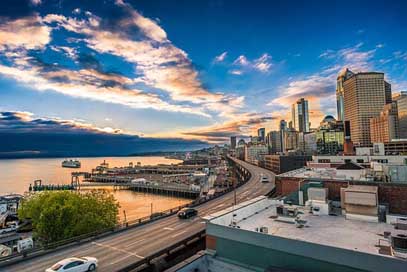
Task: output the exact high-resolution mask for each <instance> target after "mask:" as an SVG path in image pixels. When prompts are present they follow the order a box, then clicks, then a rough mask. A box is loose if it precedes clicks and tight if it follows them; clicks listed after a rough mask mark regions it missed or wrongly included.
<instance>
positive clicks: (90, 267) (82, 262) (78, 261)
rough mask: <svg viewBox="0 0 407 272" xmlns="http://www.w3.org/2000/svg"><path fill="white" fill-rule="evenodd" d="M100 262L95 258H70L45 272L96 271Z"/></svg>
mask: <svg viewBox="0 0 407 272" xmlns="http://www.w3.org/2000/svg"><path fill="white" fill-rule="evenodd" d="M97 265H98V260H97V259H96V258H94V257H81V258H68V259H64V260H62V261H59V262H57V263H56V264H54V265H53V266H51V267H50V268H48V269H47V270H45V272H55V271H58V272H62V271H63V272H65V271H67V272H85V271H95V270H96V267H97Z"/></svg>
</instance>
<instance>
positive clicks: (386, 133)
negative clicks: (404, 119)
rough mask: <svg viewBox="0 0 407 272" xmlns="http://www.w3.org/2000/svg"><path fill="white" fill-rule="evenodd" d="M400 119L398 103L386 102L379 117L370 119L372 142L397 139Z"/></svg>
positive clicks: (385, 141)
mask: <svg viewBox="0 0 407 272" xmlns="http://www.w3.org/2000/svg"><path fill="white" fill-rule="evenodd" d="M398 134H399V121H398V117H397V103H396V102H393V103H390V104H386V105H385V106H384V107H383V110H382V112H380V115H379V116H377V117H373V118H371V119H370V138H371V141H372V143H387V142H391V141H392V140H393V139H397V138H398V136H399V135H398Z"/></svg>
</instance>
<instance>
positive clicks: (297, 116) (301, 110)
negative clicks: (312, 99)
mask: <svg viewBox="0 0 407 272" xmlns="http://www.w3.org/2000/svg"><path fill="white" fill-rule="evenodd" d="M291 118H292V122H293V126H294V128H295V130H296V131H298V132H309V131H310V124H309V112H308V101H307V100H305V99H304V98H301V99H298V101H297V102H295V103H294V104H293V105H292V106H291Z"/></svg>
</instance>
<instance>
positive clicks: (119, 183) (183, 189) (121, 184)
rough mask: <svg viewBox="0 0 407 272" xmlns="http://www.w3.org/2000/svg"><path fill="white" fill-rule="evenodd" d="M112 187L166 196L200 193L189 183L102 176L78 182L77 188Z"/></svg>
mask: <svg viewBox="0 0 407 272" xmlns="http://www.w3.org/2000/svg"><path fill="white" fill-rule="evenodd" d="M105 186H108V187H113V189H114V190H133V191H136V192H143V193H150V194H160V195H167V196H177V197H186V198H197V197H198V196H199V195H200V191H197V190H192V189H191V188H190V187H189V185H185V184H174V183H163V182H159V183H158V182H151V183H147V184H142V183H131V182H129V181H127V182H125V180H124V179H121V178H119V179H117V178H107V177H105V178H103V179H99V181H96V180H95V181H92V182H82V183H80V185H79V187H78V189H80V188H90V187H95V188H96V187H105Z"/></svg>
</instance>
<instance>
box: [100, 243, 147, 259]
mask: <svg viewBox="0 0 407 272" xmlns="http://www.w3.org/2000/svg"><path fill="white" fill-rule="evenodd" d="M92 244H94V245H97V246H100V247H105V248H110V249H113V250H116V251H120V252H123V253H126V254H128V255H131V256H135V257H137V258H140V259H144V257H143V256H140V255H138V254H137V253H133V252H130V251H127V250H124V249H121V248H117V247H114V246H110V245H105V244H101V243H97V242H92Z"/></svg>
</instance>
